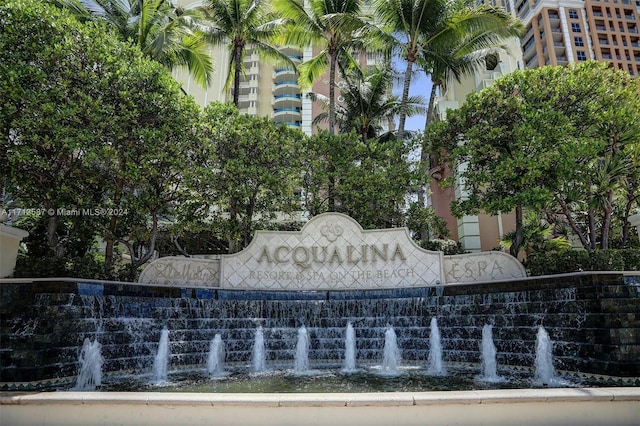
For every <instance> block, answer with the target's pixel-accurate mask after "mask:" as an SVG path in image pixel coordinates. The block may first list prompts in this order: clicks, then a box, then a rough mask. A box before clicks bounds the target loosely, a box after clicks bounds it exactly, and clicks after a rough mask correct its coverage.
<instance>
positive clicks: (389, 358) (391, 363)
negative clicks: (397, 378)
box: [381, 324, 401, 375]
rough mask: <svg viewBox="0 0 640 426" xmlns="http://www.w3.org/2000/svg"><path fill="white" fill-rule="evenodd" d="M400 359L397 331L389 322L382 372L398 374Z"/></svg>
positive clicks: (386, 331) (385, 338)
mask: <svg viewBox="0 0 640 426" xmlns="http://www.w3.org/2000/svg"><path fill="white" fill-rule="evenodd" d="M400 361H401V357H400V348H399V347H398V339H397V336H396V332H395V330H394V329H393V327H391V325H390V324H387V329H386V330H385V332H384V352H383V358H382V366H381V370H382V374H384V375H397V374H398V365H399V364H400Z"/></svg>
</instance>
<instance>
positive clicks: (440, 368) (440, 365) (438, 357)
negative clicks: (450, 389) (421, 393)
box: [427, 317, 447, 376]
mask: <svg viewBox="0 0 640 426" xmlns="http://www.w3.org/2000/svg"><path fill="white" fill-rule="evenodd" d="M430 330H431V331H430V334H429V344H430V347H431V348H430V349H429V367H428V368H427V374H430V375H432V376H446V375H447V369H446V368H445V366H444V362H443V361H442V343H441V342H440V329H439V328H438V320H437V319H436V317H433V318H431V325H430Z"/></svg>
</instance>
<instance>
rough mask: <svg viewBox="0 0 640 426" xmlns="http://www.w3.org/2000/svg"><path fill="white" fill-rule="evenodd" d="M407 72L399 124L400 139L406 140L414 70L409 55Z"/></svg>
mask: <svg viewBox="0 0 640 426" xmlns="http://www.w3.org/2000/svg"><path fill="white" fill-rule="evenodd" d="M406 59H407V70H406V71H405V73H404V85H403V86H402V99H401V100H400V119H399V122H398V139H399V140H402V139H403V138H404V126H405V123H406V121H407V102H408V101H409V86H410V85H411V72H412V69H413V62H414V61H415V59H413V60H412V57H411V56H410V55H409V54H408V55H407V58H406Z"/></svg>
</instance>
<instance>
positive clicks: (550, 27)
mask: <svg viewBox="0 0 640 426" xmlns="http://www.w3.org/2000/svg"><path fill="white" fill-rule="evenodd" d="M478 3H489V4H491V5H493V6H500V7H503V8H505V9H506V10H507V11H509V12H510V13H511V14H512V15H513V16H515V17H518V18H519V19H520V20H521V21H522V22H523V24H524V25H525V31H524V36H523V37H522V38H521V39H520V40H512V41H510V42H509V43H507V44H506V46H505V48H502V49H497V50H496V54H497V55H498V61H497V63H496V62H495V61H490V62H487V67H486V68H484V69H481V70H478V71H477V72H476V73H475V75H473V76H471V77H469V78H465V79H463V81H462V82H455V81H454V82H449V83H448V84H447V85H446V87H444V88H443V90H442V91H441V93H440V97H439V98H438V104H437V112H438V115H439V117H440V118H441V119H445V118H446V110H447V109H455V108H458V107H459V106H460V105H462V103H463V102H464V100H465V98H466V97H467V96H468V95H469V94H470V93H472V92H477V91H480V90H482V89H483V88H485V87H488V86H489V85H491V84H492V83H493V81H495V80H496V79H497V78H499V77H501V76H502V75H504V74H507V73H510V72H512V71H514V70H516V69H524V68H537V67H541V66H544V65H568V64H569V63H571V62H580V61H586V60H589V59H595V60H599V61H607V62H611V64H612V65H613V66H614V67H615V68H616V69H621V70H625V71H627V72H629V73H630V74H631V75H640V34H639V33H638V30H639V28H640V17H639V16H640V0H489V1H484V0H478ZM460 167H464V165H461V166H460ZM447 172H448V171H446V170H443V169H442V167H441V166H440V165H438V164H434V167H433V168H432V169H431V174H432V176H434V177H436V178H441V177H442V176H443V173H444V174H445V175H446V173H447ZM430 195H431V202H432V206H433V208H434V209H435V210H436V213H438V214H439V215H440V216H442V217H444V218H445V219H446V220H447V223H448V224H449V229H450V231H451V233H452V237H453V238H454V239H457V240H459V241H461V242H462V245H463V247H464V248H465V249H466V250H469V251H478V250H488V249H490V248H491V247H495V246H497V244H498V239H499V238H500V237H501V236H502V235H503V234H504V233H505V232H508V231H510V230H512V229H513V227H514V226H515V221H514V220H513V215H511V214H500V215H497V216H487V215H482V214H481V215H478V216H465V217H463V218H461V219H456V218H454V217H453V216H452V215H451V212H450V209H449V205H450V202H451V201H453V200H456V199H460V198H464V197H465V190H464V185H463V184H462V183H461V182H456V185H455V187H454V188H448V189H444V190H443V189H442V188H440V187H439V186H438V185H437V179H436V180H434V181H433V183H432V185H431V194H430Z"/></svg>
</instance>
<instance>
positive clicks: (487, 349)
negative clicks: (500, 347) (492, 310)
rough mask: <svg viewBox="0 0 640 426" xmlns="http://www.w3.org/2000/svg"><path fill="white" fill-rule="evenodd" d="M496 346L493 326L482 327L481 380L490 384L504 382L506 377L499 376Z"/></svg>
mask: <svg viewBox="0 0 640 426" xmlns="http://www.w3.org/2000/svg"><path fill="white" fill-rule="evenodd" d="M496 353H497V351H496V345H495V344H494V343H493V326H492V325H490V324H485V325H484V327H482V375H481V376H480V377H478V379H479V380H481V381H483V382H489V383H500V382H504V381H505V379H504V377H501V376H499V375H498V363H497V361H496Z"/></svg>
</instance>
